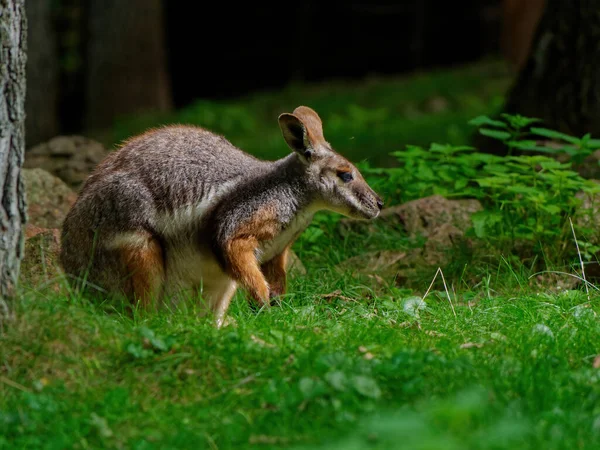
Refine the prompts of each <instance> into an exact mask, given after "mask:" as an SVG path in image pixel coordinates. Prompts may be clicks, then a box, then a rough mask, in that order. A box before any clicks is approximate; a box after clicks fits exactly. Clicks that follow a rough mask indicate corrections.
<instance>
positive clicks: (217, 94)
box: [26, 0, 537, 147]
mask: <svg viewBox="0 0 600 450" xmlns="http://www.w3.org/2000/svg"><path fill="white" fill-rule="evenodd" d="M532 1H533V0H532ZM536 1H537V0H536ZM508 3H515V2H514V1H513V0H504V1H503V0H459V1H455V2H448V1H446V0H439V1H438V0H402V1H374V2H369V1H330V2H318V1H303V2H290V3H281V2H280V3H255V2H198V1H184V0H168V1H167V0H127V1H122V0H28V1H27V2H26V8H27V16H28V21H29V36H28V45H29V49H28V66H27V78H28V92H27V123H26V126H27V145H28V147H30V146H32V145H35V144H37V143H39V142H42V141H45V140H47V139H49V138H51V137H52V136H56V135H59V134H72V133H88V132H91V131H93V130H102V129H107V128H110V127H111V126H112V125H113V124H114V122H115V120H117V119H119V118H121V117H127V116H131V115H132V114H139V113H145V112H168V111H172V110H173V109H176V108H181V107H184V106H186V105H188V104H190V103H191V102H193V101H194V100H197V99H200V98H202V99H226V98H232V97H236V96H240V95H244V94H248V93H251V92H255V91H257V90H266V89H276V88H280V87H282V86H285V85H288V84H289V83H291V82H320V81H326V80H330V79H333V78H344V79H360V78H363V77H366V76H370V75H389V74H403V73H408V72H414V71H419V70H426V69H432V68H441V67H448V66H454V65H460V64H463V63H466V62H470V61H476V60H480V59H482V58H485V57H489V56H492V57H495V56H497V55H498V54H499V52H500V47H501V45H500V42H501V28H502V23H503V6H504V5H505V4H508ZM517 47H518V46H517Z"/></svg>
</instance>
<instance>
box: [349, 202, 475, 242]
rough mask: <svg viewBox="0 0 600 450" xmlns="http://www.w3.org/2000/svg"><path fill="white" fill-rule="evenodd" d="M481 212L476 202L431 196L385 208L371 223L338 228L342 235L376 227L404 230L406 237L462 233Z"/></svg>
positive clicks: (355, 222)
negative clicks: (446, 231) (448, 229)
mask: <svg viewBox="0 0 600 450" xmlns="http://www.w3.org/2000/svg"><path fill="white" fill-rule="evenodd" d="M481 210H483V207H482V206H481V203H479V201H478V200H474V199H464V200H448V199H446V198H444V197H442V196H441V195H433V196H431V197H425V198H421V199H418V200H413V201H410V202H407V203H404V204H402V205H400V206H393V207H391V208H386V209H384V210H383V211H381V214H380V215H379V217H378V218H377V219H375V220H374V221H369V222H366V221H361V220H353V219H343V220H341V221H340V227H341V230H342V232H347V231H349V230H352V231H357V232H375V231H376V227H385V228H391V229H397V230H405V231H406V232H407V233H408V234H409V235H410V236H417V235H422V236H429V235H430V234H432V233H434V232H435V231H436V230H438V229H439V228H440V227H442V226H445V225H452V226H453V227H455V228H457V229H458V230H461V231H463V232H464V231H466V230H467V229H469V228H471V226H472V223H471V216H472V215H473V214H474V213H476V212H477V211H481Z"/></svg>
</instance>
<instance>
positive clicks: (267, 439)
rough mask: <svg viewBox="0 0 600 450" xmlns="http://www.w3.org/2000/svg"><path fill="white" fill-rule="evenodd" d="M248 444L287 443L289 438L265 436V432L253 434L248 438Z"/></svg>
mask: <svg viewBox="0 0 600 450" xmlns="http://www.w3.org/2000/svg"><path fill="white" fill-rule="evenodd" d="M248 441H249V443H250V444H266V445H278V444H288V443H289V442H290V440H289V438H286V437H284V436H267V435H266V434H259V435H256V434H253V435H252V436H250V439H249V440H248Z"/></svg>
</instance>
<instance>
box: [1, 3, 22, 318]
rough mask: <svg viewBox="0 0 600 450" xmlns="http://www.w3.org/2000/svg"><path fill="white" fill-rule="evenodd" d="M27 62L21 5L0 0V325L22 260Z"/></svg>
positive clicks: (6, 311) (11, 295)
mask: <svg viewBox="0 0 600 450" xmlns="http://www.w3.org/2000/svg"><path fill="white" fill-rule="evenodd" d="M26 60H27V19H26V16H25V0H0V325H1V323H2V316H4V317H6V315H7V313H8V299H10V298H12V297H13V296H14V294H15V288H16V285H17V279H18V276H19V267H20V263H21V257H22V255H23V226H24V224H25V221H26V211H25V189H24V187H23V180H22V178H21V166H22V165H23V155H24V152H25V66H26Z"/></svg>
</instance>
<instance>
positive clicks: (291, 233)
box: [257, 210, 314, 263]
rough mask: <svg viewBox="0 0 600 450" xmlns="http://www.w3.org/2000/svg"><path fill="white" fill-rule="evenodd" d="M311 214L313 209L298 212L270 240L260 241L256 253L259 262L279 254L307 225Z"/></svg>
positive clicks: (311, 216)
mask: <svg viewBox="0 0 600 450" xmlns="http://www.w3.org/2000/svg"><path fill="white" fill-rule="evenodd" d="M313 215H314V211H311V210H307V211H302V212H300V213H299V214H298V215H296V217H294V218H293V219H292V220H291V221H290V223H289V224H287V226H285V227H284V228H283V230H282V231H281V232H280V233H279V234H278V235H277V236H275V237H274V238H273V239H271V240H268V241H264V242H262V243H261V244H260V246H259V249H258V255H257V257H258V260H259V262H260V263H264V262H267V261H269V260H271V259H272V258H273V257H275V256H277V255H278V254H280V253H281V252H282V251H283V250H284V249H285V248H286V247H287V246H288V245H289V244H290V243H291V242H292V241H294V240H295V239H296V238H297V237H298V236H299V235H300V233H302V232H303V231H304V230H305V229H306V227H308V225H309V224H310V222H311V221H312V218H313Z"/></svg>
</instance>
